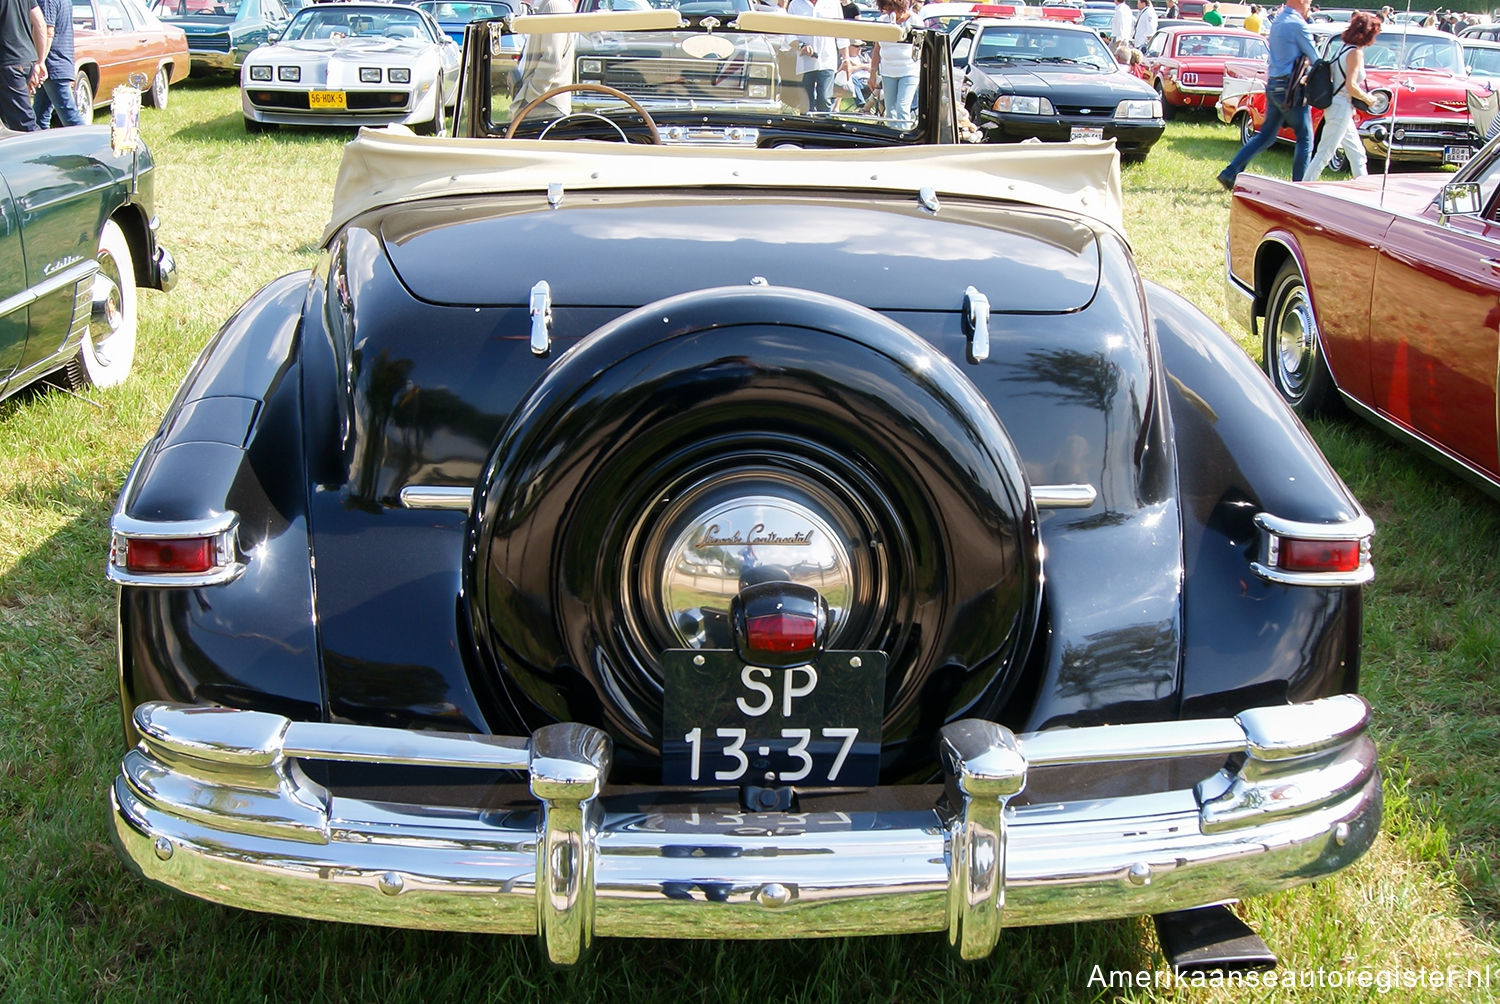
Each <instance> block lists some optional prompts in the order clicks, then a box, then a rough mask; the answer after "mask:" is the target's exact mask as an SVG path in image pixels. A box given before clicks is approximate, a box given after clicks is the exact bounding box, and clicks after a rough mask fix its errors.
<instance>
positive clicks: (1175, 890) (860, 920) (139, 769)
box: [111, 695, 1381, 964]
mask: <svg viewBox="0 0 1500 1004" xmlns="http://www.w3.org/2000/svg"><path fill="white" fill-rule="evenodd" d="M135 721H136V724H137V726H138V728H139V730H140V734H141V737H142V739H141V743H140V745H139V746H138V747H137V748H136V749H134V750H132V751H131V752H130V753H128V754H127V755H126V757H125V759H124V761H123V763H122V765H121V771H120V773H119V774H118V775H117V777H116V778H115V781H114V784H113V787H112V789H111V802H112V805H113V810H114V815H113V835H114V839H115V841H116V843H117V845H118V847H119V849H120V851H121V853H122V854H123V855H124V857H125V858H126V859H127V860H128V861H129V862H130V863H131V865H132V866H133V867H135V868H136V869H137V870H138V871H139V872H140V873H141V874H142V875H143V876H145V877H146V878H148V879H150V880H152V881H155V882H159V883H162V884H164V885H167V886H169V887H172V888H175V889H179V890H181V891H183V892H186V893H189V894H192V895H195V896H199V897H201V898H204V899H207V900H211V901H213V902H218V903H222V904H225V905H229V906H236V907H242V908H247V909H255V910H264V911H271V912H277V913H285V914H289V915H295V916H302V917H310V918H317V919H324V920H335V921H354V922H360V923H372V924H384V925H389V926H400V927H411V928H424V929H433V930H456V931H477V932H491V933H503V934H540V935H541V936H542V939H543V941H544V942H545V945H546V951H547V954H548V956H549V958H551V959H553V960H554V961H556V962H559V963H563V964H566V963H569V962H572V961H576V960H577V959H580V958H582V957H583V956H584V954H585V953H586V952H587V950H588V948H589V946H590V945H591V944H592V942H593V940H594V938H595V937H596V936H599V937H675V938H680V937H688V938H705V937H726V938H768V937H783V938H784V937H828V936H844V935H855V934H892V933H905V932H915V931H944V930H946V931H947V932H948V936H949V939H950V942H951V943H952V944H953V946H954V949H955V950H956V951H957V952H958V953H959V954H960V955H963V956H965V957H979V956H982V955H984V954H986V953H988V952H989V951H990V950H991V949H992V948H993V946H994V944H995V942H996V939H997V938H998V935H999V931H1000V929H1001V928H1003V927H1008V926H1010V927H1013V926H1025V925H1031V924H1047V923H1065V922H1073V921H1078V920H1087V919H1105V918H1112V917H1126V916H1133V915H1140V914H1147V913H1158V912H1161V911H1163V910H1168V909H1183V908H1188V907H1191V906H1197V905H1206V904H1209V903H1214V902H1222V901H1223V900H1225V899H1231V898H1240V897H1244V896H1249V895H1256V894H1260V893H1266V892H1271V891H1274V890H1277V889H1282V888H1287V887H1289V886H1292V885H1296V884H1299V883H1302V882H1306V881H1309V880H1312V879H1315V878H1318V877H1320V876H1323V875H1327V874H1329V873H1331V872H1334V871H1337V870H1338V869H1340V868H1342V867H1344V866H1345V865H1347V864H1349V863H1350V862H1351V861H1353V860H1354V859H1355V858H1357V857H1358V856H1359V855H1360V854H1361V853H1363V852H1364V850H1365V849H1366V848H1368V847H1369V845H1370V844H1371V842H1372V841H1373V840H1374V839H1375V835H1376V831H1377V829H1378V827H1379V823H1380V814H1381V803H1380V777H1379V773H1378V770H1377V767H1376V758H1375V748H1374V745H1373V743H1372V742H1371V741H1370V739H1369V737H1368V736H1367V735H1366V728H1367V726H1368V723H1369V707H1368V705H1366V704H1365V702H1364V701H1363V700H1361V699H1360V698H1358V697H1356V696H1352V695H1344V696H1339V697H1331V698H1325V699H1322V700H1318V701H1312V702H1308V703H1307V704H1302V705H1284V706H1278V707H1270V708H1257V709H1252V710H1250V711H1246V712H1244V713H1242V714H1241V715H1240V716H1239V717H1238V718H1234V719H1215V720H1208V721H1193V722H1177V721H1166V722H1158V723H1149V724H1145V725H1141V726H1139V727H1137V726H1115V727H1098V728H1081V729H1071V730H1065V731H1063V732H1062V733H1061V735H1060V737H1055V736H1054V733H1052V732H1045V733H1033V734H1028V735H1022V736H1012V735H1011V734H1010V733H1008V732H1007V731H1006V730H1005V729H1003V728H1001V727H1000V726H998V725H996V724H994V723H992V722H985V721H977V720H969V721H963V722H957V723H953V724H951V725H948V726H946V727H945V728H944V729H943V733H942V741H941V751H942V752H941V759H942V765H943V768H944V771H945V774H946V795H944V794H943V791H942V789H938V788H935V787H929V788H924V789H921V790H922V791H923V792H924V793H925V794H927V795H928V796H929V797H931V798H932V799H933V801H932V802H931V803H929V804H931V805H933V808H931V809H911V808H907V809H899V808H890V807H886V808H883V809H881V810H876V809H874V808H872V809H870V810H868V811H865V810H860V811H847V812H824V813H764V814H754V817H753V818H747V815H746V814H745V813H741V812H738V811H737V809H738V806H737V805H734V804H733V803H732V800H729V804H726V805H723V806H722V807H720V808H717V809H716V808H714V807H708V806H705V805H704V804H703V803H701V802H700V803H698V804H699V805H700V808H697V809H685V810H675V811H662V812H654V811H650V810H649V809H647V810H643V809H642V808H641V805H640V800H639V796H640V795H641V794H642V792H641V790H640V789H622V790H621V792H620V794H621V796H622V799H623V801H622V802H621V803H620V805H619V807H618V808H617V809H614V810H611V808H610V793H609V791H608V790H607V789H606V788H605V781H606V777H607V772H608V770H609V763H610V748H609V740H608V738H607V737H606V736H605V735H604V734H603V733H602V732H600V731H598V730H596V729H593V728H590V727H587V726H582V725H576V724H561V725H555V726H549V727H547V728H545V729H542V730H539V731H538V732H537V733H536V734H534V735H533V736H531V737H529V739H522V738H519V737H515V738H498V737H484V738H482V739H481V738H479V737H469V736H457V735H446V734H444V735H432V734H427V733H410V732H405V731H402V730H399V729H389V728H379V727H371V726H353V725H336V726H330V725H323V724H319V723H299V722H290V721H288V720H287V719H284V718H281V717H280V716H277V715H271V714H265V713H260V712H250V711H238V710H229V709H222V708H213V709H201V708H184V707H181V706H177V707H173V706H167V705H160V704H151V705H145V706H142V708H140V709H138V710H137V713H136V718H135ZM1147 731H1154V732H1155V733H1156V735H1157V736H1158V738H1159V740H1160V749H1159V750H1157V751H1156V752H1162V751H1166V750H1190V751H1193V752H1194V753H1201V752H1203V751H1204V750H1223V749H1232V752H1233V756H1232V757H1228V758H1226V762H1225V765H1224V767H1223V768H1222V769H1221V770H1219V771H1218V772H1216V773H1214V774H1213V775H1211V776H1210V777H1207V778H1204V779H1203V780H1202V781H1201V782H1200V783H1199V784H1198V785H1197V786H1195V787H1192V788H1182V789H1178V790H1175V791H1166V792H1159V793H1155V794H1142V795H1132V796H1117V797H1111V798H1096V797H1088V798H1079V799H1078V800H1074V801H1068V800H1061V801H1048V802H1042V803H1035V804H1028V805H1020V806H1017V805H1014V804H1011V803H1010V801H1009V800H1010V799H1012V798H1013V796H1014V795H1015V794H1016V793H1018V792H1020V791H1022V790H1023V788H1024V786H1025V784H1026V778H1027V772H1028V770H1029V769H1030V768H1031V767H1033V766H1037V765H1038V764H1039V763H1043V762H1057V761H1058V758H1062V759H1064V760H1066V761H1067V762H1080V763H1088V762H1093V761H1094V760H1097V759H1102V758H1111V757H1114V758H1120V757H1132V756H1134V755H1135V754H1136V753H1137V752H1138V751H1139V750H1140V748H1141V747H1142V745H1143V741H1142V738H1141V737H1142V736H1143V735H1144V734H1145V733H1146V732H1147ZM307 737H311V739H312V741H307ZM1231 740H1233V741H1231ZM429 743H436V744H438V749H439V753H438V754H437V758H439V759H443V760H444V761H445V762H454V763H475V762H479V761H482V760H486V759H488V760H489V761H491V762H492V763H495V764H503V765H505V767H506V768H507V769H510V768H513V767H516V766H517V765H518V764H520V765H524V769H525V770H526V772H527V775H528V777H529V784H530V791H531V793H532V795H533V796H534V797H535V798H536V800H537V801H536V803H535V805H534V806H524V805H523V806H520V807H518V808H516V809H514V810H506V811H496V810H493V809H484V808H479V807H466V806H443V807H435V806H431V805H417V804H400V803H393V802H372V801H367V800H363V799H358V798H349V797H345V796H341V795H339V794H338V793H337V792H330V791H328V790H326V789H323V788H322V787H320V786H319V785H317V784H315V783H313V782H312V781H311V780H309V778H308V776H307V775H306V774H304V773H303V771H302V768H301V765H300V759H302V758H312V759H337V758H341V757H345V756H348V755H350V753H351V752H354V753H358V754H359V755H360V756H363V755H365V754H367V753H373V752H374V751H377V750H380V749H388V750H389V751H390V754H389V755H388V756H386V757H384V758H382V759H384V760H385V761H387V762H391V763H406V762H413V760H412V759H411V758H412V756H413V755H415V756H416V757H417V758H419V759H421V760H422V762H429V761H428V760H427V759H425V758H427V757H429V756H430V755H431V748H432V747H429V746H428V745H427V744H429ZM413 744H415V745H413ZM312 746H318V747H320V748H318V749H316V750H314V749H310V748H305V747H312ZM466 746H472V747H473V748H474V749H473V752H472V753H464V752H460V751H461V750H463V749H464V748H465V747H466ZM413 750H415V751H416V752H415V754H413ZM1075 758H1082V759H1075ZM646 794H648V795H649V794H650V791H649V789H648V790H647V791H646ZM874 794H875V795H876V797H874V798H872V799H871V803H872V805H873V804H878V803H881V802H882V799H881V797H879V795H878V793H874ZM940 796H942V797H940ZM647 801H648V802H649V801H650V800H649V798H648V799H647ZM886 801H892V802H900V801H902V800H900V799H893V800H886ZM904 801H905V803H906V804H908V805H909V804H911V802H910V799H909V798H908V799H906V800H904Z"/></svg>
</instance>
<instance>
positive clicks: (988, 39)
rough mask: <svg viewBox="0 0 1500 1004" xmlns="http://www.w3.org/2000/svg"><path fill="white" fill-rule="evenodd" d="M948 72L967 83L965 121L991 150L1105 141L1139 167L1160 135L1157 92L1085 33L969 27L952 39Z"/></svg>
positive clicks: (1016, 24) (1001, 24) (988, 24)
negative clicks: (1032, 142)
mask: <svg viewBox="0 0 1500 1004" xmlns="http://www.w3.org/2000/svg"><path fill="white" fill-rule="evenodd" d="M953 64H954V66H955V67H956V68H958V69H960V70H962V71H964V74H965V76H966V78H967V79H966V81H965V85H964V86H965V95H964V104H965V107H967V108H968V110H969V117H970V118H971V119H973V120H974V122H975V123H977V124H978V125H979V127H980V128H981V129H983V130H984V136H985V139H986V140H988V141H990V142H992V143H1013V142H1016V141H1018V140H1024V139H1041V140H1055V141H1058V142H1067V141H1069V140H1079V139H1111V138H1112V139H1114V141H1115V143H1116V144H1117V145H1118V146H1119V148H1120V155H1121V156H1122V157H1124V158H1125V159H1127V160H1143V159H1145V156H1146V154H1147V153H1148V152H1149V151H1150V149H1151V147H1152V145H1153V144H1154V143H1155V142H1156V141H1157V140H1158V139H1160V138H1161V134H1162V130H1163V129H1164V128H1165V122H1164V121H1163V120H1162V107H1161V101H1160V100H1159V99H1158V97H1157V95H1156V92H1155V91H1153V90H1152V89H1151V86H1150V85H1149V84H1147V83H1146V82H1145V81H1143V80H1141V79H1139V78H1138V77H1136V76H1134V75H1132V74H1131V73H1129V72H1128V71H1127V70H1126V69H1125V68H1124V67H1122V66H1120V64H1118V63H1117V62H1115V59H1114V56H1113V55H1112V54H1111V53H1110V51H1109V48H1108V47H1107V46H1106V45H1105V44H1104V40H1103V39H1101V38H1100V37H1099V35H1098V33H1097V32H1095V31H1094V30H1093V29H1091V28H1084V27H1081V26H1077V25H1069V24H1062V23H1053V22H1024V21H997V20H992V19H979V20H975V21H971V22H970V23H969V24H967V25H965V26H964V27H962V28H960V29H959V30H958V31H957V32H956V33H955V34H954V37H953Z"/></svg>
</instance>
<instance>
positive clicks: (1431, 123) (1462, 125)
mask: <svg viewBox="0 0 1500 1004" xmlns="http://www.w3.org/2000/svg"><path fill="white" fill-rule="evenodd" d="M1359 135H1360V139H1361V140H1362V141H1363V142H1364V146H1365V150H1366V152H1368V153H1370V154H1373V155H1374V156H1375V157H1386V156H1389V157H1390V159H1391V160H1400V161H1417V162H1422V163H1430V164H1442V163H1444V158H1443V151H1444V150H1446V149H1447V148H1449V147H1455V146H1470V147H1474V148H1475V149H1477V148H1478V147H1479V146H1481V145H1483V143H1482V141H1481V140H1480V139H1479V137H1477V136H1476V135H1475V133H1474V130H1473V128H1472V127H1471V126H1470V124H1469V121H1468V120H1467V119H1451V120H1448V119H1411V120H1402V121H1398V122H1394V123H1392V122H1390V121H1387V120H1385V119H1370V120H1369V121H1367V122H1365V123H1364V124H1363V125H1361V126H1360V127H1359Z"/></svg>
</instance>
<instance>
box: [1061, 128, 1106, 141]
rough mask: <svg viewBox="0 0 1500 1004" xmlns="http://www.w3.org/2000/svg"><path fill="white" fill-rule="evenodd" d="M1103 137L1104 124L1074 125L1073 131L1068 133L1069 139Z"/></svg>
mask: <svg viewBox="0 0 1500 1004" xmlns="http://www.w3.org/2000/svg"><path fill="white" fill-rule="evenodd" d="M1103 138H1104V127H1103V126H1074V127H1073V129H1072V131H1071V132H1070V133H1069V134H1068V139H1070V140H1078V139H1103Z"/></svg>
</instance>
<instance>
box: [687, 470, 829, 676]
mask: <svg viewBox="0 0 1500 1004" xmlns="http://www.w3.org/2000/svg"><path fill="white" fill-rule="evenodd" d="M664 566H665V567H664V570H663V574H662V582H661V602H662V607H663V609H665V610H666V612H667V620H668V623H669V624H670V625H671V627H672V630H673V632H674V633H675V634H676V636H677V639H678V641H679V642H680V643H681V644H682V645H684V646H685V647H690V648H698V647H702V646H704V645H707V644H709V643H710V635H711V634H712V633H713V632H712V631H711V630H710V626H709V625H710V623H711V622H712V621H713V619H714V618H716V617H719V616H722V615H723V614H724V613H727V611H728V610H729V601H730V600H732V599H733V598H734V597H735V595H736V594H738V593H739V591H740V590H741V589H742V588H743V587H745V586H747V585H752V584H754V583H756V582H796V583H799V584H801V585H806V586H811V587H812V588H814V589H816V590H817V591H818V592H819V593H820V594H821V595H822V596H823V599H824V600H825V601H826V602H827V603H828V607H829V611H830V613H831V614H832V618H831V624H830V630H831V631H834V632H836V631H837V630H838V628H839V627H840V626H841V625H842V624H843V622H844V621H845V620H846V619H847V618H848V613H849V599H850V597H851V595H852V594H853V589H854V572H853V564H852V562H851V560H850V557H849V545H848V542H846V541H842V540H840V539H838V536H837V531H835V530H834V528H833V525H832V523H830V522H829V521H828V520H827V519H825V518H823V517H822V516H821V515H819V514H818V513H817V512H816V511H815V510H814V509H813V508H811V507H810V506H806V505H800V504H798V503H796V502H792V501H788V500H786V499H779V498H772V497H769V496H749V497H739V498H732V499H728V500H726V501H724V502H721V503H718V504H715V505H712V506H710V507H708V508H707V509H705V510H702V511H699V512H696V513H693V514H691V515H689V516H688V518H687V519H686V520H684V521H683V523H682V527H681V529H680V530H679V531H678V533H677V534H676V536H675V538H674V539H673V540H672V541H671V543H670V544H669V545H668V547H667V551H666V558H665V562H664Z"/></svg>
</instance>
